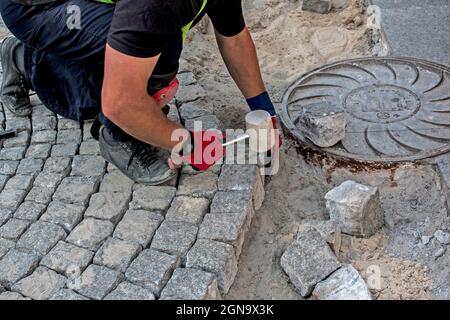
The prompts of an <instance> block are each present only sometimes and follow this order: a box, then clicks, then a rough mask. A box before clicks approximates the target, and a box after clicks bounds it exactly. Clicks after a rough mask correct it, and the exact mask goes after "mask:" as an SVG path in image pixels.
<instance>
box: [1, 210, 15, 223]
mask: <svg viewBox="0 0 450 320" xmlns="http://www.w3.org/2000/svg"><path fill="white" fill-rule="evenodd" d="M13 212H14V210H12V209H7V208H0V227H1V226H2V225H4V224H5V223H6V222H7V221H8V220H9V218H11V217H12V214H13Z"/></svg>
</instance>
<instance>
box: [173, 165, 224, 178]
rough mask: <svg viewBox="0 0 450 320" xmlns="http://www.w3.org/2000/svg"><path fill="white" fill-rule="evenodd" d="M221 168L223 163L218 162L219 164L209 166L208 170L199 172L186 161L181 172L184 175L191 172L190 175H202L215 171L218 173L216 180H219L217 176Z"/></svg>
mask: <svg viewBox="0 0 450 320" xmlns="http://www.w3.org/2000/svg"><path fill="white" fill-rule="evenodd" d="M221 170H222V164H221V163H217V164H215V165H213V166H212V167H211V168H209V169H208V170H206V171H203V172H198V171H196V170H194V168H192V166H191V165H189V164H187V163H184V164H183V166H182V167H181V173H182V174H183V175H185V174H189V175H199V174H200V175H201V174H206V173H213V174H215V175H216V180H217V176H218V175H219V174H220V171H221ZM216 182H217V181H216Z"/></svg>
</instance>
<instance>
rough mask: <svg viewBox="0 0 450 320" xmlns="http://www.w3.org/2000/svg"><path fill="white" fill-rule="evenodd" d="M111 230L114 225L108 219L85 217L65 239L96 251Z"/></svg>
mask: <svg viewBox="0 0 450 320" xmlns="http://www.w3.org/2000/svg"><path fill="white" fill-rule="evenodd" d="M113 230H114V225H113V224H112V223H111V222H109V221H105V220H98V219H92V218H87V219H84V220H83V221H81V223H80V224H79V225H78V226H76V228H75V229H73V231H72V232H71V233H70V234H69V236H68V237H67V239H66V241H67V242H70V243H73V244H75V245H77V246H79V247H82V248H86V249H89V250H93V251H96V250H97V249H98V248H99V247H100V246H101V244H102V243H103V241H105V240H106V239H107V238H108V237H109V236H110V235H111V234H112V232H113Z"/></svg>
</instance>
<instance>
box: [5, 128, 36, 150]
mask: <svg viewBox="0 0 450 320" xmlns="http://www.w3.org/2000/svg"><path fill="white" fill-rule="evenodd" d="M29 139H30V133H29V132H28V131H22V132H19V133H17V135H16V136H14V137H11V138H8V139H6V140H4V141H3V147H4V148H10V147H20V146H26V145H27V144H28V140H29Z"/></svg>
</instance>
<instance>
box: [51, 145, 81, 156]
mask: <svg viewBox="0 0 450 320" xmlns="http://www.w3.org/2000/svg"><path fill="white" fill-rule="evenodd" d="M77 151H78V144H77V143H59V144H55V145H53V147H52V152H51V156H52V157H72V156H74V155H76V154H77Z"/></svg>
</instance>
